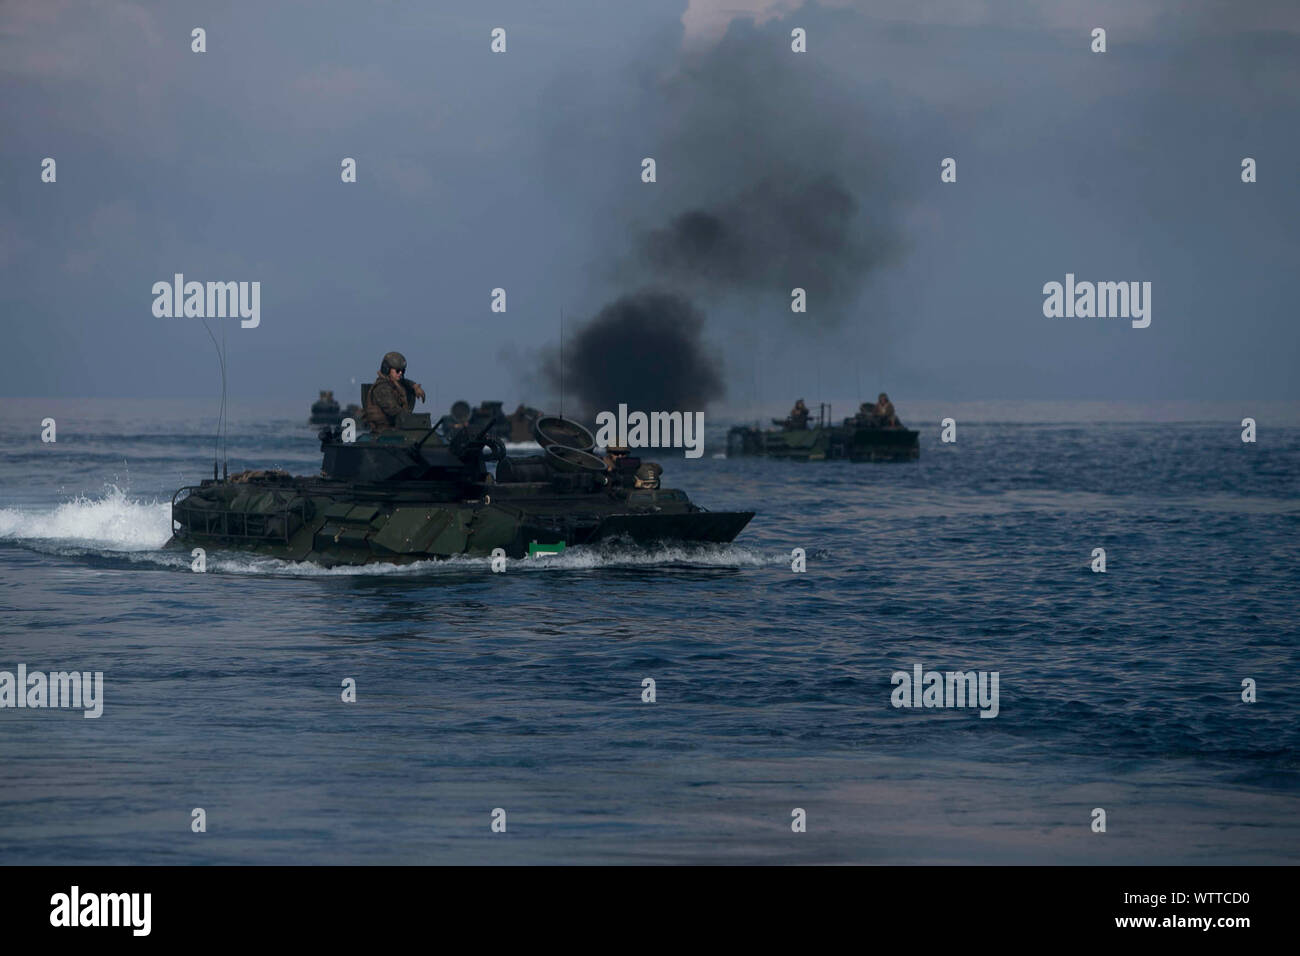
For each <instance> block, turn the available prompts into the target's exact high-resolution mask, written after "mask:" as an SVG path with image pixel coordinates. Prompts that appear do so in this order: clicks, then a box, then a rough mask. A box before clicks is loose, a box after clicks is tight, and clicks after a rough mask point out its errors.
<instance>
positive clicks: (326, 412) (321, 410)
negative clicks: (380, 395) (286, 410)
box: [307, 389, 361, 425]
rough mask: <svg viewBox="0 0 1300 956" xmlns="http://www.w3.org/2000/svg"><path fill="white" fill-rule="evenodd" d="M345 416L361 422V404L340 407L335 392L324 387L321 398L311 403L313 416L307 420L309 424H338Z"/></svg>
mask: <svg viewBox="0 0 1300 956" xmlns="http://www.w3.org/2000/svg"><path fill="white" fill-rule="evenodd" d="M345 418H351V419H352V420H353V421H355V422H357V423H358V424H360V422H361V406H360V405H349V406H348V407H347V408H346V409H340V408H339V403H338V399H336V398H335V397H334V393H333V392H332V391H328V390H325V389H322V390H321V393H320V398H318V399H317V400H316V401H314V402H312V403H311V418H309V419H308V420H307V423H308V424H309V425H337V424H339V423H340V422H342V421H343V419H345Z"/></svg>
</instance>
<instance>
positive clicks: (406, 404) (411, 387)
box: [365, 375, 420, 433]
mask: <svg viewBox="0 0 1300 956" xmlns="http://www.w3.org/2000/svg"><path fill="white" fill-rule="evenodd" d="M419 384H420V383H419V382H411V381H407V380H406V379H405V378H403V379H402V380H401V381H400V382H398V383H397V384H396V385H394V384H393V383H392V382H391V381H390V380H389V378H388V376H387V375H380V376H379V377H378V378H376V379H375V384H374V385H371V386H370V394H369V395H368V396H367V397H366V410H365V417H366V424H368V425H369V426H370V430H371V432H376V433H377V432H382V431H384V430H386V429H389V428H392V427H393V426H394V425H396V424H397V416H398V415H399V414H400V413H401V412H409V411H410V410H411V409H412V408H414V407H415V390H416V388H417V387H419Z"/></svg>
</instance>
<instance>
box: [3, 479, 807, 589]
mask: <svg viewBox="0 0 1300 956" xmlns="http://www.w3.org/2000/svg"><path fill="white" fill-rule="evenodd" d="M169 537H171V504H170V502H167V501H157V500H152V501H143V500H139V499H135V498H131V497H129V496H128V495H127V494H126V493H125V492H123V491H122V490H121V489H120V488H118V487H116V486H110V488H109V490H108V491H107V492H106V493H105V494H104V495H103V496H102V497H100V498H88V497H78V498H74V499H73V500H72V501H68V502H64V503H63V504H60V505H57V506H56V507H54V508H52V509H48V508H47V509H31V510H26V509H20V508H0V544H5V543H8V544H13V545H16V546H19V547H23V548H27V549H29V550H32V551H36V552H39V553H42V554H51V555H57V556H60V557H69V558H87V557H90V558H105V559H110V560H116V561H124V562H128V563H129V564H132V565H138V564H141V563H146V564H152V565H156V566H158V567H163V568H175V569H185V570H187V571H188V570H189V569H190V561H191V558H190V553H189V552H188V551H164V550H162V546H163V545H164V544H165V543H166V542H167V539H168V538H169ZM206 561H207V571H208V572H209V573H212V572H216V573H222V574H252V575H283V576H288V577H315V576H352V575H356V576H383V575H399V576H403V577H412V576H414V577H419V576H429V575H442V574H448V573H450V574H464V573H466V572H472V573H489V574H490V573H492V559H491V558H489V557H466V556H459V555H458V556H455V557H451V558H448V559H445V560H433V561H418V562H415V563H414V564H404V565H396V564H367V565H362V566H359V567H333V568H326V567H322V566H321V565H319V564H315V563H313V562H310V561H307V562H302V561H285V560H282V559H280V558H267V557H260V556H257V555H250V554H246V553H242V552H237V551H219V550H209V551H208V553H207V556H206ZM789 562H790V556H789V553H788V552H784V551H777V552H768V551H761V550H759V549H756V548H753V547H746V546H743V545H736V544H734V543H733V544H663V545H658V546H654V547H649V548H641V547H636V546H633V545H630V544H624V543H621V542H605V543H602V544H600V545H592V546H582V547H573V548H569V549H567V550H565V551H564V552H562V553H560V554H546V555H539V556H537V557H533V558H520V559H507V560H506V563H505V572H504V573H506V574H515V573H519V572H524V573H542V572H551V571H568V572H583V571H598V570H609V569H613V570H619V569H626V570H645V569H652V568H655V569H659V568H661V569H665V570H691V569H706V568H720V569H725V568H731V569H741V568H765V567H774V566H777V565H781V564H789Z"/></svg>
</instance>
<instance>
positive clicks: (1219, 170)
mask: <svg viewBox="0 0 1300 956" xmlns="http://www.w3.org/2000/svg"><path fill="white" fill-rule="evenodd" d="M460 11H463V12H460ZM196 26H201V27H203V28H205V29H206V31H207V52H205V53H193V52H191V49H190V45H191V37H190V31H191V29H192V28H194V27H196ZM796 26H797V27H802V28H804V29H806V30H807V36H808V41H807V43H808V52H807V53H804V54H795V53H792V52H791V51H790V30H791V29H792V28H793V27H796ZM494 27H503V28H504V29H505V30H506V31H507V52H506V53H504V54H493V53H492V52H491V51H490V49H489V44H490V40H491V38H490V32H491V30H492V29H493V28H494ZM1094 27H1104V28H1105V29H1106V30H1107V45H1108V50H1107V52H1106V53H1104V54H1095V53H1092V52H1091V51H1090V49H1089V47H1090V43H1091V38H1090V32H1091V30H1092V29H1093V28H1094ZM1298 106H1300V4H1297V3H1295V2H1294V0H1235V2H1225V3H1208V2H1186V0H1113V2H1083V0H1060V2H1051V3H1029V2H1023V0H978V2H977V0H970V2H958V0H951V2H942V0H888V2H875V3H873V2H866V0H863V2H856V3H855V2H828V3H826V4H823V5H815V4H809V5H802V4H797V3H779V2H764V0H725V2H724V0H716V2H713V0H710V2H700V0H692V2H689V3H688V2H687V0H674V2H668V0H665V2H653V0H651V2H640V3H635V4H632V3H610V2H608V0H592V2H575V0H564V2H559V0H555V2H550V0H517V2H515V0H511V2H482V3H458V4H451V3H441V2H428V3H417V2H388V3H384V2H377V3H363V2H360V0H312V2H306V0H304V2H286V0H263V2H239V0H235V2H231V3H223V4H211V3H204V2H197V0H196V2H185V0H168V2H158V3H145V2H139V3H134V2H126V0H86V2H64V0H4V2H3V3H2V4H0V322H2V323H3V328H4V333H5V348H4V349H3V350H0V395H8V396H47V395H59V396H83V395H84V396H105V397H108V396H143V397H147V396H182V395H189V396H205V395H209V394H212V393H213V392H214V390H215V388H216V383H217V381H218V377H217V369H216V363H215V359H214V356H213V353H212V347H211V344H210V342H209V340H208V338H207V335H206V333H205V332H204V330H203V327H202V325H201V324H200V322H199V320H198V319H193V318H188V319H187V318H170V319H169V318H157V317H155V316H154V315H153V312H152V304H153V295H152V294H151V291H150V290H151V287H152V285H153V284H154V283H155V282H157V281H160V280H168V281H169V280H170V279H171V277H172V275H173V274H174V273H176V272H181V273H184V274H185V276H186V278H187V279H196V280H200V281H207V280H221V281H230V280H233V281H240V280H244V281H252V280H257V281H260V282H261V324H260V326H259V327H258V328H256V329H241V328H240V327H239V324H238V321H237V320H230V319H226V320H220V319H217V320H212V323H211V324H213V325H214V326H215V327H216V328H218V329H220V328H222V327H224V329H225V333H226V340H227V343H228V347H229V352H230V361H231V389H232V394H234V395H236V396H239V397H241V398H244V399H248V398H252V397H256V396H259V395H264V396H266V397H268V398H271V397H274V398H290V397H294V396H301V398H302V400H303V402H304V408H305V406H306V404H307V403H309V402H310V400H311V399H312V398H313V397H314V394H315V391H316V390H317V389H319V388H334V389H336V390H337V391H339V392H340V393H344V392H346V393H347V394H346V395H343V394H341V397H344V398H347V397H348V396H350V395H351V394H353V392H354V388H353V386H352V385H351V384H350V382H351V380H352V379H353V378H355V379H356V380H357V381H358V382H364V381H370V380H372V379H373V377H374V374H375V371H376V369H377V366H378V363H379V359H380V357H381V356H382V354H383V353H384V352H386V351H388V350H389V349H399V350H401V351H403V352H404V353H405V354H406V356H407V358H408V360H409V361H410V366H411V374H412V377H413V378H414V379H416V380H418V381H420V382H422V383H424V385H425V387H426V389H428V391H429V394H430V397H431V398H432V397H433V395H434V394H435V388H436V390H437V395H438V397H439V402H440V404H441V405H444V406H445V405H446V404H448V403H449V402H450V401H451V400H452V399H454V398H462V397H463V398H466V399H469V400H471V401H478V400H479V399H483V398H498V399H501V400H504V401H505V402H507V403H508V405H510V406H513V405H514V403H515V402H517V401H521V400H523V401H528V402H529V403H531V404H535V405H541V406H544V407H551V408H553V407H554V400H553V396H549V395H546V394H543V393H544V392H545V390H546V387H547V386H544V385H543V384H542V381H543V380H542V379H541V378H540V377H537V376H535V375H531V374H529V373H530V370H531V369H533V368H536V367H539V366H540V363H541V361H542V358H541V357H540V354H539V353H541V352H543V351H544V350H545V349H547V348H549V347H551V346H553V345H554V343H555V342H556V341H557V339H558V322H559V311H560V309H561V308H563V309H564V310H565V313H566V320H565V321H566V325H567V326H568V327H569V328H570V331H571V333H572V331H573V330H574V329H576V328H578V327H580V326H581V324H582V322H583V320H584V319H587V318H590V317H591V316H593V315H595V314H596V313H597V312H598V311H599V310H601V308H602V307H604V306H605V305H606V304H607V303H609V302H610V301H611V300H614V299H616V298H617V297H619V296H620V295H623V294H628V293H632V292H636V291H638V290H639V289H641V288H643V287H647V286H649V285H655V284H659V280H660V278H661V277H658V276H656V275H654V274H652V273H653V271H654V270H653V269H651V268H649V267H647V265H646V263H645V262H644V261H640V260H638V259H637V254H638V253H637V250H638V249H641V248H643V246H644V242H645V237H647V236H651V235H663V233H662V230H664V229H665V228H668V227H669V225H670V223H672V222H673V221H674V217H677V216H679V215H680V214H681V213H683V212H686V211H688V210H693V209H703V210H715V209H720V210H732V211H735V210H738V209H752V208H755V207H751V206H749V205H747V204H749V203H750V201H751V197H752V196H753V195H754V193H753V190H754V188H755V186H756V184H757V183H760V182H765V183H769V184H770V183H772V182H776V183H778V184H779V183H788V182H795V181H800V179H799V177H801V176H821V175H823V174H827V175H830V176H832V177H834V178H835V180H836V181H837V182H839V183H841V184H842V185H843V186H844V188H845V189H846V190H847V191H848V192H849V193H851V194H852V199H853V202H852V205H851V211H852V215H851V216H849V215H848V214H847V213H846V214H845V216H843V217H839V218H837V219H836V223H837V226H836V228H839V227H840V226H843V228H844V229H845V230H847V232H846V233H845V234H844V235H843V236H839V235H838V233H837V234H836V237H834V238H835V239H836V241H838V239H843V240H844V243H845V245H846V246H851V247H852V248H851V252H852V254H851V255H847V254H846V257H844V258H842V259H840V260H839V263H838V264H837V265H836V264H832V266H833V268H849V267H850V266H851V267H852V269H853V270H855V271H854V272H853V279H852V281H850V282H848V283H847V284H845V283H844V282H840V283H839V285H838V286H837V291H836V293H835V294H834V295H831V294H829V293H828V294H826V295H819V294H818V289H817V288H815V287H812V286H811V283H813V282H814V281H820V280H809V283H810V288H809V314H808V315H805V316H801V315H794V314H792V313H791V312H790V308H789V289H790V287H791V286H792V285H794V284H797V283H794V282H791V281H788V280H789V276H788V275H786V274H785V273H786V272H788V271H789V270H790V269H792V268H795V269H806V268H808V267H809V266H808V265H807V264H806V263H803V262H801V261H799V257H798V256H794V255H792V254H791V251H790V250H789V249H788V248H785V247H784V246H782V245H781V244H780V243H779V242H778V243H776V244H775V245H772V244H770V243H769V242H768V240H764V242H765V243H768V244H767V245H765V246H764V252H765V254H766V255H768V258H766V259H763V260H762V266H761V270H762V272H763V275H761V276H758V279H759V280H764V281H765V280H766V278H769V275H768V274H769V273H770V278H771V280H772V281H771V282H770V283H767V284H764V281H757V282H754V283H751V284H750V285H749V286H746V287H744V288H736V287H734V285H732V286H726V287H725V288H724V287H722V286H721V285H719V284H718V283H716V282H713V278H716V277H708V276H706V277H704V278H703V279H702V280H701V282H700V284H699V285H698V286H693V287H692V288H690V289H688V290H686V291H687V292H688V293H689V294H690V295H691V297H692V299H693V301H694V303H695V305H696V306H697V307H698V308H700V309H701V310H702V312H703V314H704V315H705V316H706V320H705V323H704V328H703V333H702V335H703V340H704V342H705V343H706V347H707V348H709V349H710V350H712V351H713V353H714V354H715V355H716V356H717V357H718V359H719V360H720V361H721V362H722V363H723V365H724V367H725V372H726V383H727V402H728V403H729V404H731V405H732V406H733V407H740V406H747V405H749V404H751V403H753V402H754V401H755V400H760V401H761V402H762V403H763V404H764V405H769V406H771V408H772V410H773V412H774V413H775V412H778V411H784V409H785V408H787V407H788V406H789V403H790V401H791V400H792V399H793V398H794V397H796V396H797V395H803V396H805V397H807V398H809V399H810V400H815V398H816V396H817V395H818V394H826V395H829V394H836V395H838V396H844V395H852V394H855V393H856V390H857V389H858V388H859V382H860V383H861V385H860V387H861V389H862V391H864V392H868V393H871V394H874V392H875V390H877V388H878V387H881V386H884V387H887V388H888V389H889V391H890V392H891V395H892V397H893V398H894V399H895V401H896V402H898V403H899V405H900V408H901V409H905V407H906V402H907V400H908V399H909V398H912V399H916V400H920V399H944V398H952V399H968V400H969V399H1005V398H1061V399H1076V400H1082V399H1098V398H1120V399H1182V398H1197V399H1208V398H1215V397H1218V396H1223V397H1225V398H1232V399H1239V398H1246V399H1249V398H1258V399H1296V398H1300V374H1297V370H1296V363H1297V359H1298V358H1300V329H1298V320H1300V315H1298V314H1297V310H1296V308H1295V301H1296V291H1295V282H1296V276H1297V272H1298V271H1300V270H1298V268H1297V267H1298V266H1300V225H1298V224H1300V180H1298V178H1297V175H1296V170H1297V168H1300V167H1298V163H1300V122H1297V117H1300V109H1297V107H1298ZM646 156H651V157H655V158H656V160H657V162H658V182H656V183H654V184H644V183H642V182H641V180H640V172H641V159H642V158H643V157H646ZM1247 156H1249V157H1253V158H1255V159H1256V160H1257V161H1258V178H1259V181H1258V182H1257V183H1254V184H1244V183H1242V182H1241V178H1240V164H1241V160H1242V158H1243V157H1247ZM44 157H53V158H54V159H55V160H56V161H57V177H58V178H57V182H56V183H53V184H49V183H43V182H42V181H41V161H42V159H43V158H44ZM343 157H354V158H355V159H356V160H357V164H358V181H357V182H356V183H355V184H344V183H342V182H341V181H340V161H341V160H342V158H343ZM944 157H954V158H955V159H956V160H957V173H958V176H957V182H956V183H941V182H940V179H939V172H940V161H941V160H942V159H943V158H944ZM778 191H779V190H778ZM780 202H781V203H784V204H785V205H787V206H788V204H789V202H790V199H789V196H788V195H785V194H782V197H781V198H780ZM783 208H784V207H783ZM812 212H814V213H815V212H821V213H825V212H827V210H826V209H820V210H813V211H812ZM830 212H831V213H833V214H835V215H836V216H839V212H840V210H838V209H831V210H830ZM743 219H744V222H745V224H746V225H745V230H746V235H747V236H748V235H749V230H751V229H752V230H757V231H759V232H761V231H762V230H763V229H771V228H784V227H783V225H782V224H783V223H784V222H785V220H784V219H781V218H780V216H777V218H776V219H773V218H771V217H768V216H766V214H761V213H752V214H746V216H745V217H743ZM774 224H775V225H774ZM657 230H658V231H659V232H656V231H657ZM739 248H742V249H745V250H749V249H751V248H756V247H755V246H753V245H742V246H740V247H739ZM831 258H833V252H832V253H829V254H828V256H827V257H826V259H823V258H822V257H821V256H820V255H819V256H818V257H817V259H816V263H815V264H817V265H822V264H825V263H827V262H829V261H830V259H831ZM863 263H867V265H866V266H862V264H863ZM832 271H833V269H832ZM1067 272H1072V273H1074V274H1075V275H1076V276H1077V277H1078V278H1079V279H1080V280H1085V279H1087V280H1094V281H1121V280H1123V281H1133V280H1136V281H1149V282H1151V284H1152V321H1151V325H1150V327H1149V328H1146V329H1134V328H1132V327H1131V326H1130V324H1129V323H1128V322H1127V321H1122V320H1116V319H1048V318H1045V317H1044V316H1043V311H1042V305H1043V293H1042V287H1043V284H1044V283H1046V282H1050V281H1063V280H1064V278H1065V274H1066V273H1067ZM695 278H699V277H695ZM679 281H680V282H684V281H686V280H685V279H683V278H682V277H681V276H677V277H673V278H672V279H671V281H670V287H671V288H672V289H673V290H677V289H678V284H674V283H679ZM691 281H694V279H692V280H691ZM723 285H725V284H723ZM498 286H500V287H504V288H505V289H506V291H507V296H508V311H507V312H506V313H505V314H494V313H492V312H491V311H490V309H489V306H490V292H491V290H492V289H493V288H494V287H498ZM846 289H847V290H848V291H847V292H846V291H845V290H846ZM782 290H784V291H782ZM626 374H627V375H628V376H629V377H630V378H635V376H637V375H638V374H639V373H638V369H637V368H634V367H629V368H627V370H626ZM819 383H820V385H819Z"/></svg>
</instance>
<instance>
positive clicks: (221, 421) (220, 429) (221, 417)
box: [199, 317, 226, 481]
mask: <svg viewBox="0 0 1300 956" xmlns="http://www.w3.org/2000/svg"><path fill="white" fill-rule="evenodd" d="M199 321H200V322H202V323H203V329H204V331H205V332H207V333H208V338H210V339H211V340H212V347H213V348H214V349H215V350H216V352H217V362H218V363H219V364H220V366H221V405H220V406H218V411H217V435H216V439H215V440H214V441H213V443H212V480H213V481H216V480H217V461H218V459H219V458H221V453H222V435H223V433H224V427H225V422H226V357H225V355H223V354H222V351H221V346H219V345H217V337H216V336H215V335H213V334H212V329H210V328H208V320H207V319H205V318H202V317H200V319H199ZM224 338H225V330H224V329H223V330H222V339H224Z"/></svg>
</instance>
